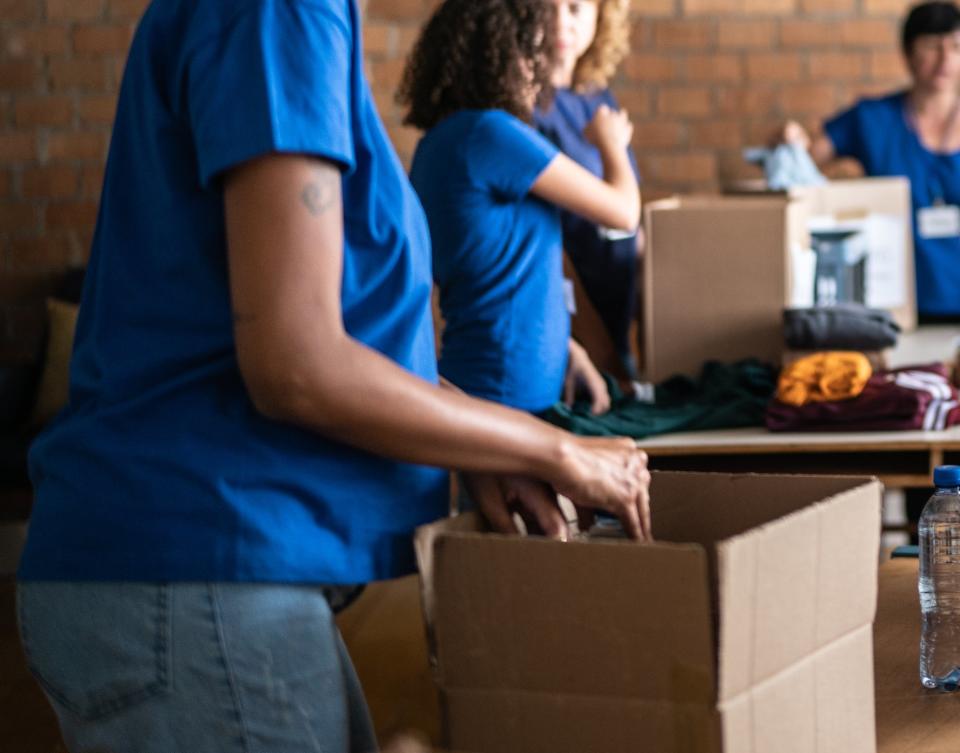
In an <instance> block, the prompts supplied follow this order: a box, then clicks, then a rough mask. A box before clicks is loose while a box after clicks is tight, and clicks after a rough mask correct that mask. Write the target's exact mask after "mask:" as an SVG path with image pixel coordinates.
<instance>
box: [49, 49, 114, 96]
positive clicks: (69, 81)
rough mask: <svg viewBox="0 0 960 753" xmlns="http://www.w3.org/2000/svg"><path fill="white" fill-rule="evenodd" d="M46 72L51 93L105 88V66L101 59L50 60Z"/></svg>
mask: <svg viewBox="0 0 960 753" xmlns="http://www.w3.org/2000/svg"><path fill="white" fill-rule="evenodd" d="M47 70H48V71H49V75H50V88H51V89H52V90H53V91H64V90H68V89H80V90H87V91H90V90H99V91H102V90H103V89H105V88H106V86H107V81H108V78H107V64H106V62H105V61H104V60H103V58H99V57H97V58H79V59H72V60H65V59H59V60H51V61H50V64H49V66H48V69H47Z"/></svg>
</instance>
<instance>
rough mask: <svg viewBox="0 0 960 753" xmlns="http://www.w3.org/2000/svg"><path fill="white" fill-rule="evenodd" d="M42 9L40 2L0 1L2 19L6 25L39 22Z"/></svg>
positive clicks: (34, 0) (27, 0)
mask: <svg viewBox="0 0 960 753" xmlns="http://www.w3.org/2000/svg"><path fill="white" fill-rule="evenodd" d="M42 7H43V6H42V5H41V2H40V0H0V18H2V19H3V20H4V21H5V22H6V23H15V22H18V21H38V20H40V17H41V16H42V13H41V10H42Z"/></svg>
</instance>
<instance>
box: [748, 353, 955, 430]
mask: <svg viewBox="0 0 960 753" xmlns="http://www.w3.org/2000/svg"><path fill="white" fill-rule="evenodd" d="M958 423H960V399H958V395H957V390H956V389H955V388H954V387H953V385H952V384H950V380H949V379H948V377H947V368H946V367H945V366H944V365H943V364H940V363H934V364H923V365H920V366H907V367H905V368H901V369H891V370H889V371H878V372H876V373H875V374H874V375H873V376H872V377H870V380H869V381H868V382H867V386H866V387H864V389H863V392H861V393H860V394H859V395H857V397H854V398H850V399H849V400H836V401H832V402H825V403H807V404H806V405H801V406H794V405H787V404H786V403H781V402H780V401H779V400H776V399H774V400H772V401H771V402H770V404H769V405H768V406H767V412H766V424H767V428H768V429H770V431H900V430H915V429H924V430H936V429H945V428H947V427H948V426H953V425H954V424H958Z"/></svg>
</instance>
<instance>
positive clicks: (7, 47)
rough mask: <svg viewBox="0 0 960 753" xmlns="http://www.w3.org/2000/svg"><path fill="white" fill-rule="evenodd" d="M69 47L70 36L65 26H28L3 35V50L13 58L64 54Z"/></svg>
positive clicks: (11, 30)
mask: <svg viewBox="0 0 960 753" xmlns="http://www.w3.org/2000/svg"><path fill="white" fill-rule="evenodd" d="M68 49H70V37H69V36H68V35H67V28H66V27H65V26H50V25H45V26H26V27H23V28H15V29H9V30H8V31H7V32H6V33H5V34H4V35H3V50H4V52H5V53H6V54H7V56H8V57H11V58H23V57H30V56H34V55H56V54H63V53H65V52H66V51H67V50H68Z"/></svg>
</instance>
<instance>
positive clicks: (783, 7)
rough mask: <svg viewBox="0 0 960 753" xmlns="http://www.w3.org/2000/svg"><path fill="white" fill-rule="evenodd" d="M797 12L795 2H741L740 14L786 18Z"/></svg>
mask: <svg viewBox="0 0 960 753" xmlns="http://www.w3.org/2000/svg"><path fill="white" fill-rule="evenodd" d="M796 10H797V0H743V7H742V9H741V12H742V13H743V15H745V16H752V15H755V14H756V15H771V16H787V15H790V14H792V13H794V12H796Z"/></svg>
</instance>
